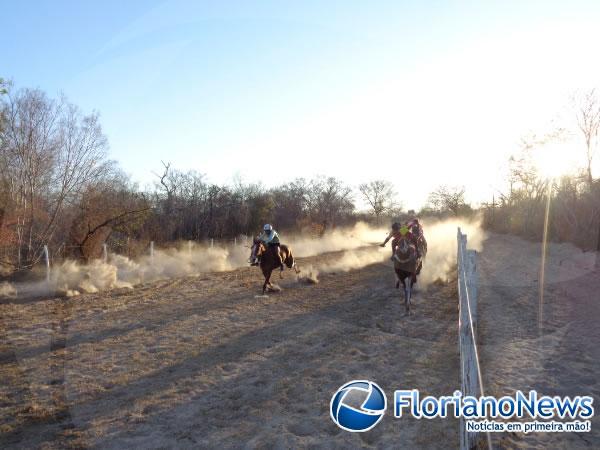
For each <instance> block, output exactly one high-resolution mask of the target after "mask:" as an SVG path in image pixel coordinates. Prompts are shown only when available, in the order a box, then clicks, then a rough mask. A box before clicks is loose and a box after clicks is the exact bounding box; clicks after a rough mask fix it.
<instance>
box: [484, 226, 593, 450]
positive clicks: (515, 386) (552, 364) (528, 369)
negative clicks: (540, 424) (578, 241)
mask: <svg viewBox="0 0 600 450" xmlns="http://www.w3.org/2000/svg"><path fill="white" fill-rule="evenodd" d="M540 257H541V245H540V244H539V243H534V242H529V241H525V240H523V239H519V238H516V237H514V236H506V235H491V236H489V237H488V239H487V240H486V241H485V242H484V245H483V250H482V252H481V254H480V256H479V271H480V289H479V298H480V301H479V305H478V314H479V340H480V356H481V366H482V372H483V373H482V375H483V381H484V387H485V388H486V394H487V395H494V396H496V397H501V396H503V395H513V394H514V392H515V391H516V390H521V391H523V392H528V391H529V390H532V389H535V390H537V391H538V392H539V393H540V395H548V396H551V397H553V396H555V395H559V396H565V395H568V396H571V397H573V396H577V395H591V396H592V397H593V398H594V407H595V408H596V411H598V405H597V402H598V399H599V398H600V380H599V379H598V374H600V326H599V324H600V267H598V266H597V265H596V255H595V254H594V252H588V253H583V252H581V251H580V250H578V249H577V248H575V247H574V246H572V245H570V244H550V245H549V247H548V254H547V258H546V271H545V272H546V277H545V283H544V289H543V292H544V296H543V299H542V301H540V263H541V259H540ZM529 420H531V419H529ZM555 420H560V419H555ZM569 420H570V419H564V421H569ZM491 436H492V441H493V444H494V448H508V449H513V448H515V449H517V448H518V449H521V448H536V449H546V448H553V449H579V448H581V449H597V448H600V419H599V418H598V414H597V412H596V415H595V417H593V418H592V420H591V431H590V432H582V433H529V434H523V433H519V434H515V433H492V434H491Z"/></svg>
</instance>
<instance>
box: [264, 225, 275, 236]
mask: <svg viewBox="0 0 600 450" xmlns="http://www.w3.org/2000/svg"><path fill="white" fill-rule="evenodd" d="M263 230H265V232H266V233H267V234H269V233H270V232H271V231H273V226H272V225H271V224H270V223H265V226H264V227H263Z"/></svg>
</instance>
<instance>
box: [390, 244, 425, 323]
mask: <svg viewBox="0 0 600 450" xmlns="http://www.w3.org/2000/svg"><path fill="white" fill-rule="evenodd" d="M393 259H394V271H395V272H396V277H397V281H396V289H398V288H399V287H400V283H402V287H403V288H404V308H405V310H406V314H410V304H411V296H412V287H413V285H414V284H415V283H416V282H417V275H418V274H419V272H421V267H422V266H423V261H422V258H421V257H420V256H417V248H416V247H415V245H414V244H413V243H412V242H410V240H409V239H408V238H407V237H406V236H405V237H402V238H401V239H400V240H399V242H398V244H397V246H396V250H395V252H394V258H393Z"/></svg>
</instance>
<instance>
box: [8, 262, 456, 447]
mask: <svg viewBox="0 0 600 450" xmlns="http://www.w3.org/2000/svg"><path fill="white" fill-rule="evenodd" d="M336 257H337V255H336V254H330V255H327V256H325V257H324V256H321V257H319V260H320V261H322V260H323V258H326V259H327V258H329V259H333V258H336ZM314 261H315V259H313V258H308V259H306V260H304V261H302V260H301V261H300V264H301V265H302V264H303V263H304V264H307V263H314ZM320 281H321V282H320V283H319V284H318V285H307V284H301V283H298V282H297V281H296V279H295V276H293V275H292V273H291V272H287V273H286V279H285V280H283V281H282V282H280V285H281V287H282V288H283V290H282V291H281V292H279V293H273V294H270V295H269V296H268V297H267V298H264V297H261V296H259V295H258V294H260V286H261V276H260V274H259V271H258V270H257V269H255V268H245V269H240V270H236V271H233V272H227V273H220V274H205V275H202V276H200V277H188V278H182V279H176V280H169V281H164V282H157V283H152V284H148V285H144V286H142V287H139V288H137V289H135V290H133V291H127V290H121V291H112V292H109V293H99V294H90V295H84V296H81V297H78V298H73V299H58V298H51V299H37V300H35V301H31V302H26V303H23V304H17V303H6V302H5V303H4V304H1V305H0V311H1V319H0V320H1V322H0V332H1V333H2V336H1V337H2V341H1V342H2V344H1V347H0V363H1V366H0V376H1V377H2V380H3V383H2V387H1V388H0V408H1V409H0V427H1V428H0V446H1V447H4V448H6V447H14V448H37V447H47V448H59V447H97V446H99V447H103V448H124V447H129V448H131V447H138V448H159V447H163V448H164V447H186V448H189V447H196V448H198V447H202V448H238V447H246V448H299V447H325V448H334V447H345V448H359V447H364V448H389V447H400V446H406V448H415V447H428V448H447V447H448V446H454V444H455V443H456V442H457V441H458V434H457V431H458V430H457V427H458V424H457V421H455V420H437V419H436V420H429V421H425V420H421V421H417V420H411V419H403V420H396V419H393V418H392V417H391V408H390V410H389V411H388V415H387V417H385V418H384V419H383V421H382V422H381V423H380V424H379V425H378V426H377V427H376V428H375V429H374V430H372V431H371V432H369V433H362V434H351V433H347V432H343V431H341V430H339V429H338V428H337V427H336V426H335V425H334V424H333V423H332V422H331V420H330V419H329V411H328V406H329V401H330V398H331V395H332V394H333V392H334V391H335V390H336V389H337V388H338V387H339V386H340V385H341V384H343V383H344V382H346V381H349V380H351V379H354V378H365V379H371V380H374V381H376V382H377V383H379V384H380V386H382V388H383V389H384V390H386V391H387V393H388V398H390V399H391V393H392V391H393V389H395V388H419V389H421V390H422V391H424V392H426V393H429V394H438V395H441V394H447V393H451V392H453V391H454V390H455V389H456V388H457V386H458V377H459V374H458V351H457V343H456V331H457V330H456V327H457V325H456V317H457V311H456V308H457V305H456V300H455V294H456V292H455V287H454V284H453V283H450V284H448V285H444V284H437V285H432V286H431V287H430V288H429V289H428V290H427V291H418V292H417V293H416V295H415V304H414V311H415V314H414V315H413V316H412V317H409V318H406V317H403V306H402V305H401V302H400V293H399V291H397V290H395V289H394V288H393V282H394V279H393V274H392V269H391V267H389V266H387V265H385V264H374V265H371V266H367V267H365V268H363V269H360V270H355V271H351V272H347V273H331V274H323V275H321V277H320Z"/></svg>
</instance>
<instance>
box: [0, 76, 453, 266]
mask: <svg viewBox="0 0 600 450" xmlns="http://www.w3.org/2000/svg"><path fill="white" fill-rule="evenodd" d="M155 175H156V179H155V183H154V187H153V188H151V189H145V190H144V189H140V188H139V186H137V185H136V184H135V183H133V182H132V181H131V180H130V179H129V177H128V176H127V175H126V174H125V173H124V172H123V170H122V169H121V168H120V167H119V166H118V164H117V163H116V162H115V161H111V160H110V159H109V158H108V141H107V138H106V136H105V135H104V133H103V131H102V127H101V124H100V121H99V115H98V113H97V112H92V113H85V112H83V111H81V110H80V109H79V108H78V107H77V106H76V105H74V104H73V103H71V102H69V101H68V99H66V98H65V97H64V96H60V97H58V98H51V97H50V96H48V95H47V94H46V93H45V92H43V91H41V90H39V89H27V88H22V89H18V90H14V89H12V86H11V85H10V83H7V82H6V81H4V80H2V79H0V273H7V272H13V271H18V270H23V269H25V270H27V269H30V268H32V267H34V266H35V265H36V263H38V262H39V261H40V259H41V258H42V256H43V254H44V253H43V252H44V246H46V245H47V246H48V247H49V249H50V253H51V254H52V255H54V256H55V257H56V256H60V257H65V258H67V257H69V258H77V259H82V260H89V259H91V258H97V257H99V256H100V255H101V254H102V246H103V245H104V244H105V243H107V244H108V245H109V246H110V248H111V250H112V251H115V252H119V253H123V254H126V255H129V256H135V255H137V254H138V253H140V252H141V251H143V250H144V249H146V248H147V246H148V243H149V241H155V242H156V243H157V244H158V245H160V244H167V243H171V242H174V241H180V240H194V241H201V240H204V239H209V238H212V239H225V238H233V237H236V236H239V235H253V234H254V233H256V232H257V230H260V227H261V226H262V224H264V223H265V222H273V223H275V224H276V225H277V227H278V228H280V229H283V230H286V231H304V232H309V233H311V234H312V235H315V236H319V235H323V233H325V232H327V231H328V230H330V229H333V228H335V227H338V226H341V225H347V224H351V223H354V222H355V221H356V220H358V219H362V220H372V221H374V222H375V223H378V224H383V223H384V221H388V220H391V218H394V217H399V216H401V215H402V214H403V213H402V208H401V205H400V203H399V202H397V200H396V193H395V192H394V189H393V186H392V184H391V183H389V182H387V181H384V180H373V181H371V182H369V183H364V184H361V185H360V186H359V187H358V196H357V195H356V194H357V193H356V192H355V190H354V189H353V187H352V186H349V185H348V184H346V183H344V182H343V181H342V180H340V179H337V178H335V177H324V176H317V177H314V178H312V179H304V178H298V179H295V180H293V181H290V182H288V183H285V184H282V185H280V186H276V187H271V188H266V187H265V186H263V185H261V184H256V183H244V182H243V181H242V180H240V179H237V180H236V181H235V182H234V183H232V185H218V184H215V183H211V182H209V181H208V180H207V178H206V176H205V175H204V174H201V173H199V172H197V171H193V170H190V171H181V170H178V169H176V168H174V167H173V166H172V165H171V164H170V163H169V162H162V167H161V169H160V171H159V172H158V173H156V174H155ZM357 199H362V201H364V203H365V204H366V205H368V208H369V211H368V212H359V211H357V207H356V201H357ZM434 203H435V202H434ZM435 208H438V209H443V206H442V204H441V203H439V202H438V203H435ZM435 208H434V209H435Z"/></svg>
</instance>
